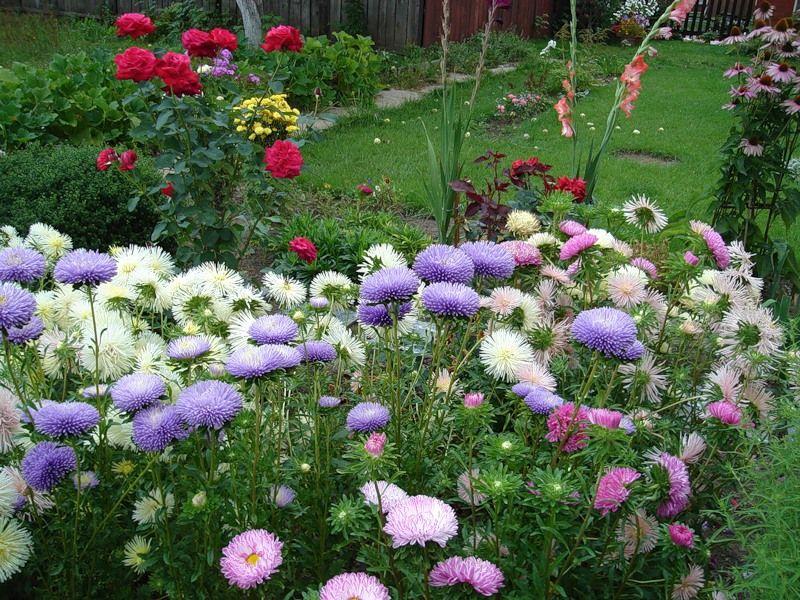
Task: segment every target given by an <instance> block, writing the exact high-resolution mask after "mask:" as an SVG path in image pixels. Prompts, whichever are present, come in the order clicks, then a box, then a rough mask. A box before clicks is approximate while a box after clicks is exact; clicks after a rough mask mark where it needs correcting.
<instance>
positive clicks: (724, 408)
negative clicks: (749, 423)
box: [706, 400, 742, 425]
mask: <svg viewBox="0 0 800 600" xmlns="http://www.w3.org/2000/svg"><path fill="white" fill-rule="evenodd" d="M706 412H707V414H708V417H710V418H714V419H719V420H720V421H722V422H723V423H724V424H725V425H738V424H739V423H741V422H742V410H741V409H740V408H739V407H738V406H736V405H735V404H734V403H733V402H727V401H725V400H722V401H721V402H711V403H710V404H709V405H708V406H706Z"/></svg>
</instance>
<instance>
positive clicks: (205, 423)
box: [175, 346, 264, 429]
mask: <svg viewBox="0 0 800 600" xmlns="http://www.w3.org/2000/svg"><path fill="white" fill-rule="evenodd" d="M261 347H262V348H264V346H261ZM175 406H176V407H177V409H178V414H179V415H180V417H181V419H183V422H184V423H186V424H187V425H189V426H191V427H212V428H214V429H219V428H220V427H222V426H223V425H224V424H225V423H226V422H228V421H230V420H231V419H233V418H234V417H235V416H236V415H237V414H239V411H240V410H242V396H241V394H239V392H237V391H236V388H234V387H233V386H232V385H230V384H229V383H224V382H222V381H217V380H216V379H209V380H206V381H199V382H197V383H195V384H193V385H190V386H189V387H187V388H186V389H184V390H183V391H182V392H181V393H180V395H179V396H178V401H177V402H176V403H175Z"/></svg>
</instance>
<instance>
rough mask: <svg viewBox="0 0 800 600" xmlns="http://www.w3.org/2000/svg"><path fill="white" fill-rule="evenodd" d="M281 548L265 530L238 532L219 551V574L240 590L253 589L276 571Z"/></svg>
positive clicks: (272, 535)
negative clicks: (220, 571)
mask: <svg viewBox="0 0 800 600" xmlns="http://www.w3.org/2000/svg"><path fill="white" fill-rule="evenodd" d="M282 547H283V543H282V542H281V541H280V540H279V539H278V537H277V536H275V535H274V534H272V533H270V532H269V531H267V530H266V529H251V530H249V531H245V532H243V533H240V534H239V535H237V536H236V537H234V538H233V539H232V540H231V541H230V542H229V543H228V545H227V546H225V548H223V549H222V558H221V559H220V561H219V564H220V567H221V569H222V574H223V575H224V576H225V579H227V580H228V583H230V584H231V585H235V586H236V587H238V588H240V589H243V590H247V589H250V588H254V587H256V586H257V585H258V584H260V583H263V582H265V581H266V580H268V579H269V578H270V577H272V575H274V574H275V573H276V572H277V570H278V567H279V566H280V565H281V563H282V562H283V556H282V555H281V548H282Z"/></svg>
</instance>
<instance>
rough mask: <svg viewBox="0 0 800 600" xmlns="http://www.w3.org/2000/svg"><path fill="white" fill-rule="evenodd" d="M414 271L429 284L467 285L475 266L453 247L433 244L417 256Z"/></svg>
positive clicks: (462, 252)
mask: <svg viewBox="0 0 800 600" xmlns="http://www.w3.org/2000/svg"><path fill="white" fill-rule="evenodd" d="M413 268H414V271H415V272H416V273H417V275H419V276H420V278H421V279H424V280H425V281H427V282H429V283H436V282H438V281H447V282H450V283H464V284H466V283H469V282H470V281H472V276H473V275H474V274H475V265H474V264H473V263H472V259H471V258H470V257H469V256H467V254H466V252H464V251H463V250H460V249H459V248H455V247H453V246H446V245H444V244H433V245H432V246H428V247H427V248H425V250H423V251H422V252H420V253H419V254H417V258H416V259H415V260H414V267H413Z"/></svg>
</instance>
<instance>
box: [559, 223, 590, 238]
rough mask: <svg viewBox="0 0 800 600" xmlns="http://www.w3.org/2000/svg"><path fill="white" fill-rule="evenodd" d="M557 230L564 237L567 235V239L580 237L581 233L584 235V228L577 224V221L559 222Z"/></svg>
mask: <svg viewBox="0 0 800 600" xmlns="http://www.w3.org/2000/svg"><path fill="white" fill-rule="evenodd" d="M558 229H559V231H561V233H563V234H564V235H568V236H569V237H575V236H576V235H581V234H582V233H586V231H587V230H586V227H585V226H584V225H583V224H582V223H578V222H577V221H572V220H569V219H568V220H566V221H561V223H559V224H558Z"/></svg>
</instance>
